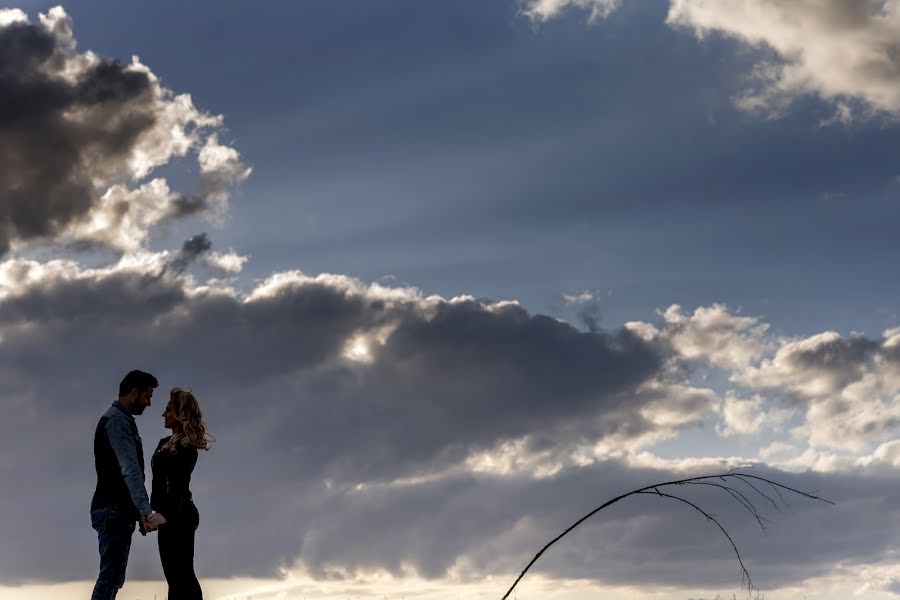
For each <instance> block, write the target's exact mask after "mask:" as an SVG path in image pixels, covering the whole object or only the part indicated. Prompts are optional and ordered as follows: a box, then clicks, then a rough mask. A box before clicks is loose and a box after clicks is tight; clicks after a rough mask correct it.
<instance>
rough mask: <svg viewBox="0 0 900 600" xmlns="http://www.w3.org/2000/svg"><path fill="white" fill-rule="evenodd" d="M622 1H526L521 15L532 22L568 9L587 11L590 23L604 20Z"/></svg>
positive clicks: (544, 19)
mask: <svg viewBox="0 0 900 600" xmlns="http://www.w3.org/2000/svg"><path fill="white" fill-rule="evenodd" d="M621 3H622V0H528V1H527V2H526V3H525V7H524V8H523V10H522V13H523V14H524V15H526V16H527V17H528V18H530V19H532V20H534V21H548V20H550V19H552V18H554V17H557V16H559V15H560V14H561V13H562V12H563V11H565V10H566V9H569V8H575V9H578V10H582V11H587V12H588V14H589V17H588V18H589V20H590V21H596V20H597V19H601V18H606V17H608V16H609V15H610V14H612V13H613V12H615V11H616V9H618V8H619V6H620V5H621Z"/></svg>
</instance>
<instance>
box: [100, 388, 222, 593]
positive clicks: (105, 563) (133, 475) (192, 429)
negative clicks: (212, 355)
mask: <svg viewBox="0 0 900 600" xmlns="http://www.w3.org/2000/svg"><path fill="white" fill-rule="evenodd" d="M158 385H159V383H158V382H157V380H156V378H155V377H154V376H153V375H151V374H149V373H144V372H143V371H131V372H130V373H128V374H127V375H126V376H125V378H124V379H123V380H122V382H121V383H120V384H119V398H118V400H116V401H115V402H113V404H112V406H111V407H110V408H109V410H107V411H106V412H105V413H104V414H103V416H102V417H101V418H100V422H99V423H97V430H96V431H95V433H94V465H95V467H96V469H97V489H96V490H95V491H94V497H93V499H92V500H91V525H92V526H93V527H94V529H95V530H96V531H97V536H98V538H99V542H100V575H99V576H98V577H97V583H96V585H94V593H93V594H92V595H91V600H109V599H112V598H115V597H116V594H117V593H118V592H119V589H120V588H121V587H122V585H123V584H124V583H125V568H126V566H127V565H128V552H129V550H130V549H131V536H132V534H133V533H134V530H135V527H136V526H137V527H138V528H139V529H140V531H141V534H142V535H146V534H147V533H150V532H153V531H156V532H157V541H158V542H159V558H160V561H161V562H162V568H163V573H165V576H166V581H167V582H168V584H169V600H200V599H202V598H203V593H202V591H201V590H200V583H199V582H198V581H197V576H196V575H195V574H194V533H195V532H196V530H197V526H198V525H199V522H200V515H199V513H198V512H197V507H196V506H195V505H194V501H193V497H192V496H191V490H190V482H191V473H192V472H193V470H194V466H195V465H196V464H197V450H206V449H207V446H208V443H209V441H211V440H210V438H209V437H208V436H207V434H206V426H205V425H204V422H203V413H202V411H201V410H200V405H199V404H198V403H197V399H196V398H195V397H194V394H192V393H191V392H189V391H185V390H182V389H180V388H173V389H172V391H171V392H169V401H168V403H167V404H166V408H165V410H164V411H163V414H162V416H163V419H164V425H165V427H166V428H167V429H170V430H171V431H172V435H170V436H168V437H164V438H162V439H161V440H159V443H158V444H157V445H156V450H155V451H154V452H153V457H152V459H151V461H150V465H151V468H152V470H153V485H152V487H151V495H150V497H149V498H148V497H147V490H146V488H145V487H144V448H143V445H142V443H141V436H140V435H138V430H137V424H136V423H135V421H134V417H135V415H140V414H142V413H143V412H144V409H145V408H147V407H148V406H150V399H151V398H152V397H153V390H154V389H155V388H156V387H157V386H158Z"/></svg>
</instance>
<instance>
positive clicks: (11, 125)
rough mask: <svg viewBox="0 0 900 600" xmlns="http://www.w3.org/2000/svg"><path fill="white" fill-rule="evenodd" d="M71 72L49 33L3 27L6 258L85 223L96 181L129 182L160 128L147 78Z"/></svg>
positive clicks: (0, 188) (0, 116) (95, 68)
mask: <svg viewBox="0 0 900 600" xmlns="http://www.w3.org/2000/svg"><path fill="white" fill-rule="evenodd" d="M71 62H72V53H71V50H70V48H69V47H68V46H67V45H66V38H64V37H61V36H60V35H59V34H58V33H55V32H53V31H52V30H50V29H48V28H47V27H45V26H44V25H42V24H31V23H21V22H20V23H13V24H10V25H7V26H5V27H0V155H2V157H3V160H2V167H0V254H3V253H5V252H6V251H7V250H8V249H9V245H10V243H11V242H12V241H16V240H30V239H34V238H39V237H52V236H54V235H55V234H57V233H59V232H60V231H61V230H62V229H63V228H64V227H65V226H66V225H69V224H70V223H72V222H74V221H76V220H78V219H81V218H83V217H85V216H86V215H87V214H88V213H89V212H90V210H91V209H92V208H93V207H94V206H95V205H96V204H97V202H98V201H99V197H98V194H97V190H96V189H95V186H94V182H93V181H92V179H93V178H95V177H96V178H116V177H122V175H123V174H124V172H125V171H126V167H125V165H124V160H125V159H126V158H127V157H128V156H129V153H130V150H131V149H132V148H133V147H134V145H135V144H136V142H137V140H138V138H139V137H140V136H141V134H143V133H145V132H146V131H148V130H149V129H150V128H151V127H152V126H153V124H154V122H155V115H154V113H153V110H152V105H151V104H150V91H151V83H150V80H149V78H148V76H147V74H146V73H143V72H138V71H133V70H128V68H127V67H126V66H125V65H123V64H122V63H120V62H118V61H114V60H108V59H102V58H101V59H98V62H97V63H96V64H94V65H92V66H90V67H88V68H86V69H85V70H84V71H83V72H81V73H78V75H77V76H76V79H75V80H74V81H71V80H69V79H67V77H66V76H65V69H66V68H67V67H70V66H72V65H71V64H70V63H71Z"/></svg>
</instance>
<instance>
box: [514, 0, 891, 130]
mask: <svg viewBox="0 0 900 600" xmlns="http://www.w3.org/2000/svg"><path fill="white" fill-rule="evenodd" d="M619 4H620V3H619V2H616V1H602V0H535V1H532V2H530V3H528V5H527V8H526V10H525V11H524V13H525V14H526V15H528V16H529V17H530V18H531V19H533V20H535V21H546V20H549V19H552V18H554V17H558V16H559V15H561V14H562V13H563V11H564V9H566V8H569V7H574V8H580V9H583V10H586V11H589V13H590V18H591V19H593V20H596V19H597V18H599V17H605V16H607V15H609V14H610V13H611V12H612V11H614V10H615V9H616V8H618V6H619ZM666 22H667V23H668V24H669V25H671V26H673V27H680V28H684V29H687V30H689V31H691V32H693V33H694V34H695V35H696V36H698V37H700V38H702V37H704V36H707V35H710V34H718V35H723V36H726V37H730V38H733V39H736V40H739V41H740V42H742V43H744V44H746V45H748V46H751V47H753V48H755V49H758V50H759V51H761V53H762V54H764V55H766V58H762V59H760V61H759V62H757V64H756V65H755V68H754V70H753V72H752V73H751V74H750V75H751V78H752V81H753V84H752V86H751V87H750V89H747V90H746V91H745V92H744V93H742V94H740V95H739V96H738V97H737V98H735V101H736V103H737V105H738V106H739V107H740V108H742V109H745V110H748V111H754V112H762V113H765V114H767V115H778V114H780V113H781V112H782V111H784V110H785V109H786V108H787V106H788V105H789V104H790V103H791V102H792V101H793V100H794V99H795V98H797V97H799V96H803V95H815V96H818V97H820V98H822V99H824V100H826V101H828V102H830V103H832V105H833V106H834V110H835V116H834V118H833V120H834V121H841V122H845V123H847V122H849V121H851V120H852V119H853V118H854V116H857V115H871V114H873V113H878V112H881V113H888V114H891V115H898V114H900V2H898V1H897V0H850V1H848V0H670V8H669V14H668V17H667V19H666Z"/></svg>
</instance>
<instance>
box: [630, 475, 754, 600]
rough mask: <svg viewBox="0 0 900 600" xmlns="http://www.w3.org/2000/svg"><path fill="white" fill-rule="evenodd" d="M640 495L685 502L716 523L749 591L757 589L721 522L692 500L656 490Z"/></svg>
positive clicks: (735, 545)
mask: <svg viewBox="0 0 900 600" xmlns="http://www.w3.org/2000/svg"><path fill="white" fill-rule="evenodd" d="M639 493H641V494H650V495H651V496H662V497H663V498H671V499H672V500H678V501H679V502H684V503H685V504H687V505H688V506H690V507H691V508H693V509H694V510H696V511H698V512H700V514H702V515H703V516H704V517H706V519H707V520H708V521H712V522H713V523H715V524H716V527H718V528H719V529H720V530H721V531H722V533H723V534H725V537H726V538H728V542H729V543H730V544H731V547H732V548H733V549H734V554H735V556H737V560H738V563H739V564H740V565H741V578H742V579H743V578H746V579H747V589H748V590H753V589H755V588H754V586H753V580H751V579H750V571H748V570H747V567H745V566H744V561H743V559H741V553H740V552H739V551H738V547H737V544H735V543H734V540H733V539H731V536H730V535H728V532H727V531H725V528H724V527H722V524H721V523H719V521H718V520H717V519H716V518H715V517H714V516H712V515H711V514H709V513H708V512H706V511H705V510H703V509H702V508H700V507H699V506H697V505H696V504H694V503H693V502H691V501H690V500H685V499H684V498H681V497H679V496H675V495H673V494H665V493H663V492H660V491H659V490H654V491H652V492H639Z"/></svg>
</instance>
